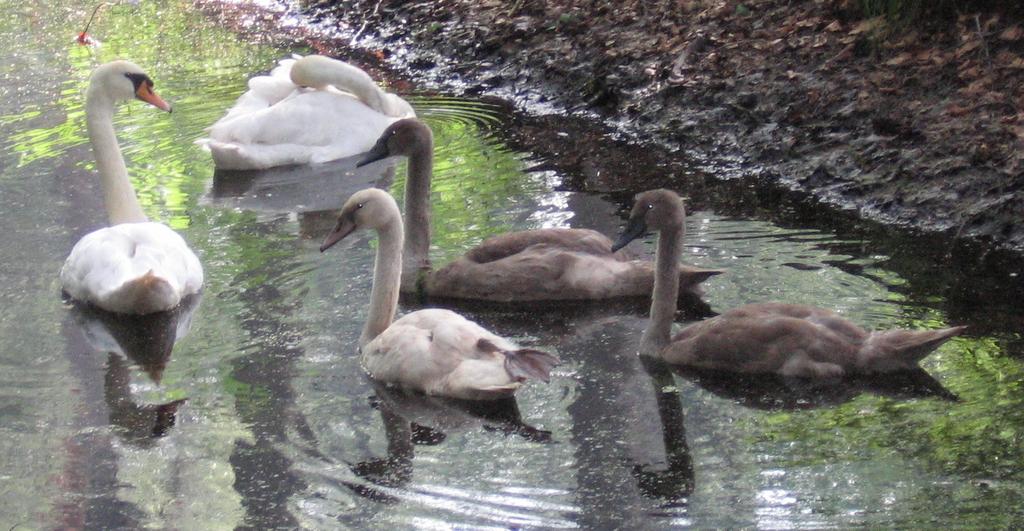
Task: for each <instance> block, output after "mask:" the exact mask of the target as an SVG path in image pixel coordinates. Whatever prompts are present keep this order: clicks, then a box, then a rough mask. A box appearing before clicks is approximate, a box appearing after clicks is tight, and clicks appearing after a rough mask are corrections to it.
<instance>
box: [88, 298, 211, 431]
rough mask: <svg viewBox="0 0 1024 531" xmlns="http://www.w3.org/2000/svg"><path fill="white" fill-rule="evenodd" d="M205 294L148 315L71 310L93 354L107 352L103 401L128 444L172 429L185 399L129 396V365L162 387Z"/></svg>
mask: <svg viewBox="0 0 1024 531" xmlns="http://www.w3.org/2000/svg"><path fill="white" fill-rule="evenodd" d="M200 299H201V295H200V294H197V295H192V296H189V297H187V298H186V299H184V301H183V302H182V303H181V304H180V305H179V306H178V307H177V308H175V309H173V310H170V311H166V312H159V313H153V314H148V315H128V314H117V313H111V312H107V311H104V310H100V309H98V308H96V307H94V306H90V305H85V304H77V303H76V304H73V305H72V307H71V313H72V319H73V322H74V323H75V324H76V325H77V326H78V328H79V330H80V331H81V332H82V335H83V336H84V337H85V339H86V341H87V342H88V344H89V346H90V347H92V349H93V350H94V351H95V352H106V353H107V354H108V356H107V369H106V374H105V376H104V379H103V391H104V392H103V397H104V401H105V402H106V404H107V409H108V412H109V420H110V424H111V425H113V426H116V427H117V428H118V429H117V430H115V432H116V433H118V434H119V435H120V436H121V437H122V438H123V439H124V440H125V441H127V442H129V443H132V444H135V445H139V446H150V445H152V444H154V443H155V440H156V439H158V438H160V437H163V436H164V435H166V434H167V432H168V431H169V430H170V429H171V428H172V427H173V426H174V422H175V416H176V414H177V411H178V408H179V407H180V406H181V405H182V404H184V403H185V401H186V400H187V399H185V398H182V399H178V400H172V401H170V402H166V403H163V404H139V403H138V402H136V399H135V397H133V396H132V393H131V365H132V364H134V365H137V366H138V367H139V368H141V369H142V370H143V371H144V372H145V373H146V374H147V375H148V376H149V378H150V379H151V380H152V381H153V383H156V384H159V383H160V380H161V379H162V378H163V373H164V369H165V368H166V367H167V363H168V362H169V361H170V359H171V352H172V350H173V348H174V344H175V343H176V342H177V341H178V340H179V339H181V338H183V337H185V335H187V334H188V332H189V329H190V328H191V326H192V315H193V314H194V313H195V310H196V308H198V307H199V301H200Z"/></svg>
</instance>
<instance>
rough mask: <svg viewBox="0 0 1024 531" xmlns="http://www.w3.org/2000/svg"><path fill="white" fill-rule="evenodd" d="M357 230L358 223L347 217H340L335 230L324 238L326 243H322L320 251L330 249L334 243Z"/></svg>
mask: <svg viewBox="0 0 1024 531" xmlns="http://www.w3.org/2000/svg"><path fill="white" fill-rule="evenodd" d="M355 230H356V224H355V223H354V222H352V221H351V220H349V219H348V218H347V217H342V218H340V219H338V224H337V225H335V227H334V230H333V231H331V233H330V234H328V235H327V237H326V238H324V243H322V244H320V252H321V253H322V252H324V251H326V250H327V249H330V248H331V246H332V245H334V244H336V243H338V242H340V241H341V240H343V239H345V236H348V235H349V234H352V233H353V232H354V231H355Z"/></svg>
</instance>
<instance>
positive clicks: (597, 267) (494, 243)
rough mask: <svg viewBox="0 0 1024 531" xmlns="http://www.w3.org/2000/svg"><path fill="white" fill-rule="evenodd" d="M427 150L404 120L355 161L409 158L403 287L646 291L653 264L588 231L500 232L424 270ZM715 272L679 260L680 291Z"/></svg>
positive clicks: (533, 298) (417, 128)
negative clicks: (443, 263)
mask: <svg viewBox="0 0 1024 531" xmlns="http://www.w3.org/2000/svg"><path fill="white" fill-rule="evenodd" d="M433 150H434V137H433V134H432V133H431V131H430V128H429V127H427V125H426V124H424V123H423V122H421V121H419V120H417V119H414V118H410V119H405V120H399V121H397V122H395V123H394V124H392V125H390V126H389V127H388V128H387V130H385V131H384V134H383V135H381V137H380V140H378V141H377V143H376V144H375V145H374V146H373V149H371V150H370V152H369V153H367V155H366V157H365V158H363V159H362V160H361V161H359V163H358V165H359V166H362V165H364V164H369V163H370V162H373V161H376V160H380V159H383V158H386V157H390V156H395V155H402V156H406V157H408V158H409V170H408V172H409V173H408V177H407V181H406V188H405V230H406V233H407V236H408V239H407V240H406V246H405V260H404V263H403V267H404V274H403V275H402V291H403V292H406V293H418V294H419V295H421V296H426V297H443V298H454V299H471V300H483V301H494V302H538V301H586V300H591V301H593V300H605V299H615V298H627V297H647V296H648V295H650V293H651V289H652V288H653V285H654V267H653V264H652V263H651V262H650V261H647V260H633V259H630V258H629V257H628V256H626V255H625V254H624V253H617V252H615V251H613V250H612V249H611V245H612V242H611V240H609V239H608V238H607V237H606V236H604V235H603V234H601V233H599V232H597V231H593V230H589V229H567V228H550V229H536V230H526V231H518V232H510V233H507V234H501V235H498V236H494V237H491V238H489V239H487V240H485V241H484V242H482V243H481V244H480V245H477V246H476V247H474V248H473V249H470V250H469V251H468V252H467V253H466V254H464V255H463V256H461V257H459V258H457V259H455V260H454V261H452V262H451V263H449V264H447V265H446V266H444V267H442V268H440V269H438V270H437V271H432V270H431V266H430V259H429V257H428V252H429V250H430V181H431V178H432V174H433V160H434V158H433ZM719 273H721V271H718V270H713V269H700V268H696V267H690V266H685V265H681V266H680V268H679V281H680V286H681V289H680V295H681V296H685V295H687V294H689V295H700V293H701V290H700V286H699V284H700V283H701V282H703V281H704V280H706V279H708V278H709V277H711V276H713V275H717V274H719Z"/></svg>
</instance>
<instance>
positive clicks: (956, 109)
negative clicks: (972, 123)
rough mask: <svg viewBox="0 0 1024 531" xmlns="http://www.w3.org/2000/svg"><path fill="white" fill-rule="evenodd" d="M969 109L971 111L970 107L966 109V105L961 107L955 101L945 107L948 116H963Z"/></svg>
mask: <svg viewBox="0 0 1024 531" xmlns="http://www.w3.org/2000/svg"><path fill="white" fill-rule="evenodd" d="M970 111H971V110H970V109H968V108H966V107H961V106H959V105H957V104H955V103H954V104H951V105H950V106H949V107H946V114H948V115H950V116H954V117H958V116H964V115H965V114H967V113H968V112H970Z"/></svg>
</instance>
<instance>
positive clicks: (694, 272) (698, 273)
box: [679, 265, 723, 286]
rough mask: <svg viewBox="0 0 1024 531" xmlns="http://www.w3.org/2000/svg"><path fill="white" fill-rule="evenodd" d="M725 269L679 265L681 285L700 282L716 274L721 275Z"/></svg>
mask: <svg viewBox="0 0 1024 531" xmlns="http://www.w3.org/2000/svg"><path fill="white" fill-rule="evenodd" d="M722 273H723V271H722V270H721V269H703V268H700V267H693V266H686V265H680V266H679V285H680V286H692V285H695V284H700V283H701V282H704V281H705V280H707V279H709V278H711V277H713V276H715V275H721V274H722Z"/></svg>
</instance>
